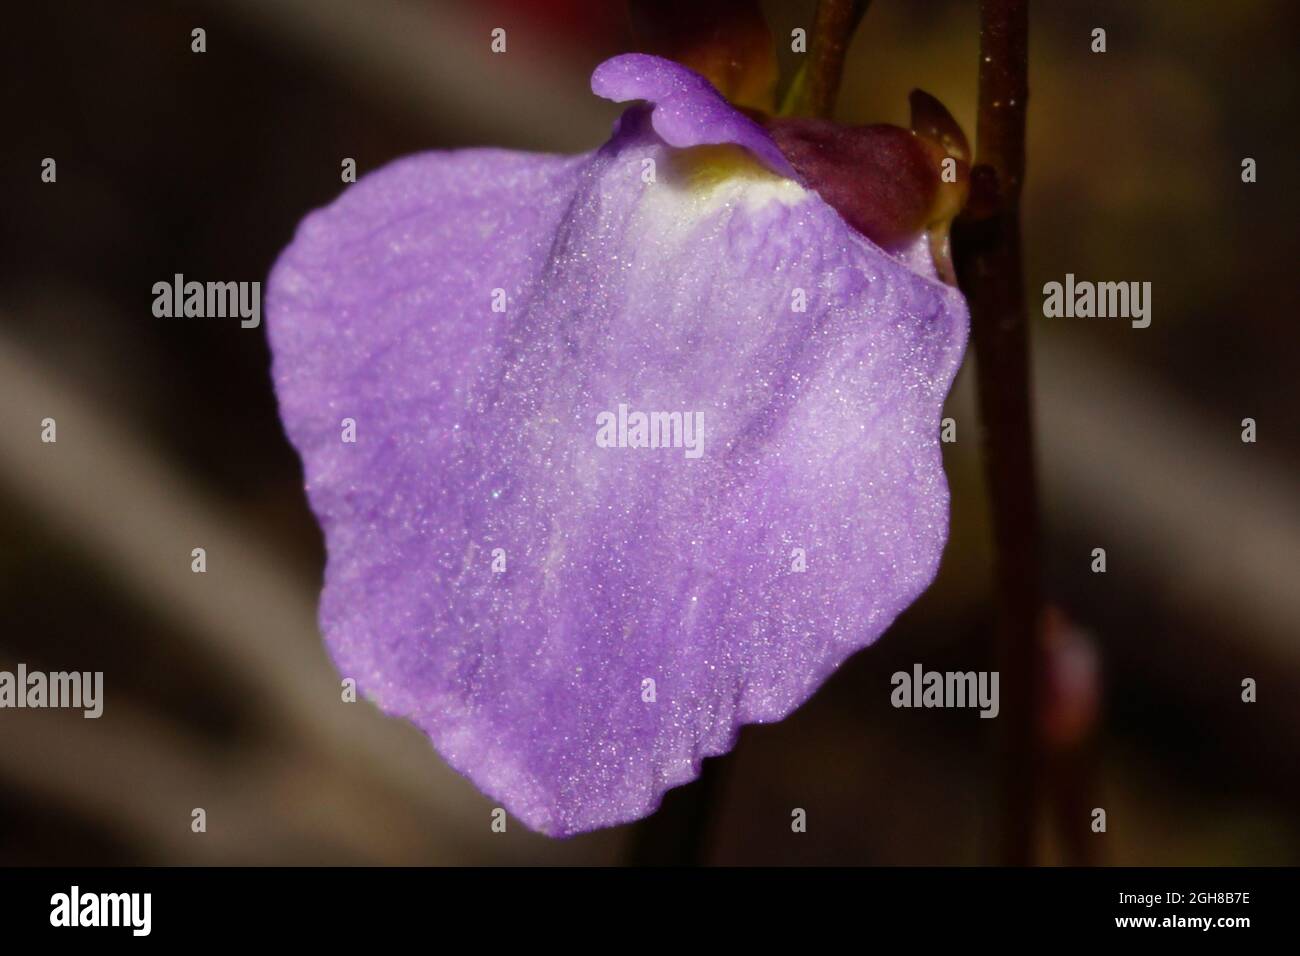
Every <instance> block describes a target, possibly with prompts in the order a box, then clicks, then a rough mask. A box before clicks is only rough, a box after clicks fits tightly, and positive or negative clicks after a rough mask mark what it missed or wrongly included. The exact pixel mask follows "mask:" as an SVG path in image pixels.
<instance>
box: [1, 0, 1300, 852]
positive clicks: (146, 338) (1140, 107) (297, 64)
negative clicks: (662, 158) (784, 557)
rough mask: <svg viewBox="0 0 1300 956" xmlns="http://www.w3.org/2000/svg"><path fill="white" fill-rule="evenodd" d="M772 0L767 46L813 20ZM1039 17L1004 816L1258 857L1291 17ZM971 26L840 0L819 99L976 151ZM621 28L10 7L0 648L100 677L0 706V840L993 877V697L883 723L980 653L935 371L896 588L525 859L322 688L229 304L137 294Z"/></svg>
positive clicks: (1285, 383)
mask: <svg viewBox="0 0 1300 956" xmlns="http://www.w3.org/2000/svg"><path fill="white" fill-rule="evenodd" d="M766 7H767V10H768V13H769V19H770V22H771V24H772V28H773V32H774V34H775V35H776V37H777V39H778V42H779V43H781V45H782V47H783V48H784V49H785V50H786V52H785V53H783V56H782V59H783V62H784V65H785V66H786V75H787V76H788V75H789V71H790V68H791V66H792V61H793V58H792V57H791V56H790V55H789V53H788V46H789V44H788V40H785V38H788V37H789V36H790V30H791V29H793V28H794V27H797V26H803V27H804V28H806V29H808V30H809V31H810V32H811V28H812V4H811V3H804V2H777V3H769V4H766ZM1031 20H1032V34H1031V69H1030V82H1031V88H1032V98H1031V104H1030V112H1029V131H1030V139H1029V176H1028V181H1027V186H1026V194H1025V210H1024V213H1025V236H1026V256H1027V262H1026V271H1027V279H1028V282H1027V285H1028V301H1029V304H1030V311H1031V313H1034V312H1039V313H1040V314H1039V315H1038V316H1036V317H1034V318H1033V325H1034V328H1033V336H1034V338H1033V349H1034V375H1035V380H1036V393H1035V414H1036V416H1037V440H1038V458H1039V462H1040V480H1041V485H1042V493H1043V499H1044V509H1045V513H1044V523H1045V528H1044V533H1045V541H1044V548H1043V553H1044V555H1045V565H1044V567H1043V569H1042V573H1043V580H1044V586H1045V592H1046V594H1047V596H1048V598H1049V600H1050V601H1051V603H1052V605H1053V607H1054V608H1055V612H1054V614H1053V616H1052V623H1051V626H1050V629H1049V631H1050V633H1049V638H1050V647H1051V651H1050V655H1051V656H1050V660H1051V662H1052V673H1051V675H1049V678H1048V683H1049V686H1050V690H1049V694H1048V697H1049V704H1050V712H1049V713H1046V714H1045V715H1044V718H1043V722H1044V727H1043V735H1044V741H1045V744H1044V745H1045V748H1046V752H1047V754H1048V759H1047V760H1046V764H1045V767H1044V770H1043V774H1044V778H1043V790H1042V798H1043V799H1042V804H1043V805H1042V808H1041V809H1042V812H1041V815H1040V818H1039V819H1038V820H1035V821H1026V824H1025V825H1026V826H1029V825H1031V823H1032V824H1033V825H1034V826H1035V828H1036V832H1037V834H1038V837H1037V839H1038V846H1039V858H1040V859H1041V860H1042V861H1044V862H1048V863H1102V864H1297V863H1300V812H1298V808H1300V759H1297V755H1298V754H1300V633H1298V629H1297V623H1298V622H1300V586H1298V585H1300V582H1298V581H1297V575H1296V572H1297V556H1298V555H1300V508H1298V507H1297V494H1296V491H1297V482H1296V477H1295V476H1296V469H1297V464H1298V458H1300V443H1298V438H1300V428H1298V427H1297V425H1298V423H1297V401H1296V392H1297V389H1296V375H1297V368H1298V367H1300V364H1298V363H1297V358H1298V357H1300V356H1298V355H1297V346H1298V345H1300V330H1298V329H1297V318H1296V316H1297V308H1296V307H1297V302H1296V294H1295V290H1296V282H1295V271H1296V269H1295V263H1294V236H1295V230H1296V221H1297V215H1296V214H1297V211H1298V210H1297V192H1298V191H1297V189H1296V186H1295V173H1294V156H1295V154H1296V151H1297V149H1300V142H1298V141H1297V140H1298V139H1300V137H1298V136H1297V130H1296V124H1295V117H1296V116H1297V115H1300V111H1298V110H1297V103H1296V94H1297V77H1296V68H1295V61H1294V47H1293V45H1292V41H1293V38H1294V37H1295V36H1296V35H1298V31H1297V28H1298V27H1300V5H1297V4H1294V3H1292V2H1289V0H1237V2H1233V3H1211V2H1208V0H1205V2H1184V0H1146V2H1140V3H1133V2H1122V0H1111V2H1091V3H1087V4H1084V3H1051V4H1048V3H1039V4H1037V5H1035V8H1034V9H1033V10H1032V11H1031ZM497 26H501V27H505V28H506V30H507V35H508V53H507V54H505V55H493V54H492V53H491V52H490V51H489V31H490V30H491V29H492V28H493V27H497ZM195 27H202V28H204V29H205V30H206V31H207V52H206V53H204V54H202V55H197V54H194V53H191V51H190V42H191V38H190V31H191V30H192V29H194V28H195ZM1095 27H1103V28H1105V29H1106V31H1107V47H1108V50H1107V52H1106V53H1105V54H1094V53H1092V52H1091V51H1090V43H1091V31H1092V30H1093V28H1095ZM976 28H977V22H976V5H975V3H974V2H973V0H952V2H940V0H933V2H916V0H875V2H874V3H873V4H872V6H871V8H870V11H869V13H868V15H867V17H866V20H865V21H864V23H863V26H862V28H861V29H860V31H859V33H858V35H857V38H856V40H855V41H854V43H853V45H852V47H851V49H850V50H849V54H848V61H847V67H846V74H845V79H844V85H843V88H842V91H841V95H840V100H839V105H838V109H837V115H838V118H839V119H840V120H842V121H844V122H854V123H863V122H876V121H886V122H895V123H899V124H904V125H905V124H906V119H907V101H906V96H907V93H908V91H909V90H910V89H911V88H913V87H916V86H921V87H924V88H925V89H927V90H929V91H930V92H932V93H934V94H936V95H937V96H938V97H939V98H940V99H941V100H943V101H944V102H945V103H946V104H947V105H948V106H949V108H950V109H951V110H952V111H953V113H954V114H955V115H956V116H957V118H958V119H959V120H960V121H961V123H962V125H963V126H964V127H965V128H966V129H967V131H968V132H969V133H970V134H971V135H972V138H973V134H974V110H975V94H976V89H975V75H976V67H977V35H976ZM783 40H785V42H783V43H782V41H783ZM632 48H634V45H633V40H632V38H631V35H630V33H629V29H628V24H627V17H626V14H625V12H624V10H623V8H622V4H620V3H617V2H604V0H533V2H526V0H514V2H507V0H488V2H477V3H473V4H471V3H452V2H447V0H369V2H364V3H363V2H356V0H221V2H216V0H211V2H202V0H194V2H188V3H170V2H161V0H156V2H155V0H133V2H128V3H113V4H107V3H94V2H68V0H54V2H17V3H12V4H8V5H7V7H6V12H5V15H4V29H3V30H0V76H2V77H3V94H2V95H3V113H4V145H3V148H2V150H0V182H2V183H3V186H2V188H0V669H5V670H13V669H14V668H15V666H16V665H17V663H18V662H20V661H21V662H25V663H26V664H27V665H28V666H29V668H32V669H42V670H47V671H55V670H102V671H104V672H105V697H106V708H105V714H104V716H103V717H102V718H101V719H99V720H97V721H96V720H84V719H82V717H81V715H80V713H79V712H75V711H56V710H44V711H33V710H23V711H17V710H6V711H0V864H9V865H13V864H116V863H128V864H189V863H196V864H230V863H248V864H270V863H286V864H319V863H345V864H354V863H356V864H425V863H430V864H465V863H469V864H473V863H542V864H569V863H587V864H590V863H596V864H620V863H636V862H706V863H714V864H813V863H823V864H919V863H924V864H940V863H949V864H977V863H990V862H996V857H997V844H998V834H997V832H996V827H997V820H998V813H997V805H998V800H999V799H1000V793H999V781H998V763H997V761H996V760H995V759H994V754H995V751H996V740H995V733H996V725H997V724H998V721H989V720H979V719H977V718H976V715H975V713H974V712H973V711H964V710H931V711H927V710H895V709H893V708H891V707H890V705H889V692H890V690H891V687H890V683H889V677H890V675H891V674H892V673H893V672H894V671H896V670H900V669H903V670H910V669H911V667H912V665H913V664H914V663H917V662H920V663H922V664H923V665H924V666H925V667H926V668H928V669H937V670H970V669H988V668H991V667H992V666H993V663H992V662H993V655H992V646H991V620H992V612H993V608H992V603H991V596H990V588H989V582H990V572H989V562H990V543H989V529H988V524H987V512H986V504H985V493H984V487H983V476H982V471H981V465H980V460H979V423H978V420H977V418H976V415H975V411H974V388H973V386H974V371H975V369H974V364H973V361H972V360H971V359H970V358H968V361H967V364H966V367H965V368H964V369H963V371H962V373H961V376H960V378H959V379H958V384H957V387H956V390H955V392H954V394H953V396H952V398H951V400H950V402H949V408H948V412H947V414H948V415H950V416H951V417H952V418H953V419H954V420H955V421H956V423H957V441H956V442H955V443H953V444H950V445H947V446H945V453H946V454H947V456H948V472H949V477H950V480H951V483H952V488H953V503H952V508H953V522H952V539H951V541H950V543H949V546H948V550H947V553H946V556H945V560H944V564H943V567H942V570H941V573H940V576H939V579H938V581H937V582H936V583H935V585H934V586H933V587H932V588H931V589H930V591H929V592H928V593H927V594H926V595H925V596H924V597H923V598H922V599H921V600H920V601H919V602H918V603H917V604H916V605H914V606H913V607H912V608H911V609H910V610H908V611H907V612H906V613H905V614H904V615H903V617H902V618H901V619H900V620H899V621H898V622H897V623H896V624H895V626H894V627H893V628H892V629H891V630H890V631H889V632H887V633H886V635H885V636H884V637H883V638H882V639H881V640H880V641H879V642H878V643H877V644H876V645H875V646H873V647H872V648H870V649H868V650H866V651H864V652H862V653H860V654H858V655H857V656H856V657H855V658H853V659H852V660H851V661H850V662H849V663H848V664H847V665H846V666H845V667H843V668H842V669H841V671H840V672H838V673H837V674H836V675H835V676H834V677H833V678H832V679H831V680H830V681H829V683H828V684H827V685H826V686H825V687H824V688H823V689H822V690H821V691H820V692H819V693H818V694H817V695H816V696H815V697H814V698H813V699H812V700H811V701H810V702H809V703H807V704H806V705H805V706H804V707H802V708H801V709H800V710H798V711H797V712H796V713H795V714H794V715H793V716H791V717H790V718H789V719H787V720H785V721H784V722H782V723H780V724H775V725H770V726H761V727H748V728H746V729H745V730H744V731H743V732H742V734H741V736H740V741H739V745H738V746H737V748H736V750H735V751H734V752H733V753H732V754H731V755H730V756H728V757H725V758H722V759H719V760H715V761H710V762H709V766H708V769H707V772H706V775H705V780H704V781H703V783H701V784H695V785H691V786H689V787H686V788H683V789H680V790H677V791H673V792H672V793H671V794H670V795H669V797H668V799H667V800H666V802H665V806H664V808H663V810H661V812H660V813H659V814H657V815H656V816H655V817H652V818H651V819H649V820H647V821H643V822H641V823H638V824H634V825H630V826H625V827H620V828H616V829H612V830H607V831H603V832H600V833H596V834H590V835H586V836H582V837H578V838H575V839H572V840H567V841H553V840H549V839H547V838H544V837H540V836H536V835H534V834H531V833H529V832H527V830H526V829H525V828H524V827H523V826H522V824H519V823H518V822H515V821H512V822H511V824H510V826H509V829H508V831H507V833H506V834H493V833H492V832H490V830H489V825H488V824H489V813H490V811H491V808H492V806H493V805H494V804H493V803H492V802H491V801H489V800H488V799H487V798H486V797H483V796H481V795H480V794H479V793H478V792H477V791H476V790H475V789H474V788H473V786H471V785H470V784H469V783H468V782H466V781H464V780H463V779H461V778H460V777H459V776H457V775H456V774H454V773H453V772H452V771H450V770H449V769H448V768H447V767H446V766H445V765H444V764H443V762H442V761H441V759H440V758H439V757H438V756H437V755H436V753H435V752H434V751H433V750H432V749H431V748H429V747H428V746H427V744H426V742H425V740H424V739H423V737H422V736H421V735H420V734H419V733H418V732H416V731H415V730H414V729H413V728H411V727H410V726H408V725H406V724H404V723H403V722H401V721H397V720H391V719H387V718H384V717H382V716H381V715H379V714H378V713H377V712H376V711H375V710H374V709H373V708H372V707H371V706H370V705H369V704H366V703H358V704H344V703H342V702H341V701H340V695H339V682H338V676H337V674H336V673H335V672H334V671H333V669H332V667H331V665H330V663H329V661H328V659H327V657H326V655H325V652H324V650H323V648H322V646H321V643H320V639H319V635H318V633H317V630H316V626H315V602H316V596H317V593H318V589H319V585H320V580H321V571H322V567H323V561H324V554H323V549H322V542H321V536H320V533H319V531H318V530H317V527H316V525H315V523H314V521H313V519H312V517H311V515H310V513H309V512H308V510H307V505H306V501H305V498H304V495H303V492H302V482H301V473H300V467H299V463H298V460H297V458H296V456H295V454H294V453H293V451H292V450H291V448H290V446H289V445H288V443H287V441H286V440H285V438H284V436H283V434H282V431H281V428H280V424H279V420H278V418H277V415H276V407H275V401H274V396H273V393H272V390H271V384H270V379H269V373H268V367H269V353H268V350H267V346H266V341H265V336H264V332H263V330H261V329H259V330H257V331H252V330H244V329H241V328H240V327H239V324H238V322H237V321H235V320H225V321H201V320H194V321H175V320H169V319H157V318H154V317H153V315H152V313H151V306H152V301H153V296H152V291H151V287H152V285H153V283H154V282H157V281H160V280H170V277H171V276H172V274H173V273H176V272H182V273H184V274H185V275H186V276H187V277H194V278H199V279H221V280H264V279H265V277H266V274H267V272H268V270H269V268H270V266H271V263H272V262H273V261H274V259H275V257H276V255H277V253H278V251H279V250H280V249H281V248H282V247H283V246H284V245H285V244H286V243H287V242H288V241H289V239H290V237H291V235H292V233H293V230H294V227H295V225H296V223H297V222H298V220H299V219H300V218H301V217H302V216H303V215H304V214H305V213H306V212H307V211H309V210H311V209H313V208H315V207H317V206H320V205H322V204H325V203H328V202H329V201H330V200H331V199H333V198H334V197H335V196H336V195H337V194H338V193H339V192H340V190H341V189H342V188H343V187H342V184H341V183H340V179H339V172H340V163H341V161H342V160H343V159H344V158H345V157H352V158H355V160H356V161H357V165H358V168H359V172H360V173H361V174H364V173H365V172H366V171H368V170H371V169H375V168H377V167H379V166H380V165H382V164H384V163H386V162H388V161H389V160H390V159H393V158H395V157H398V156H401V155H404V154H407V153H411V152H415V151H420V150H427V149H441V148H451V147H458V146H470V145H499V146H507V147H513V148H518V149H529V150H544V151H580V150H586V149H590V148H593V147H595V146H597V145H599V144H600V143H601V142H602V141H603V140H604V139H605V137H606V135H607V133H608V130H609V124H610V123H611V122H612V120H613V119H614V117H615V116H616V115H617V112H618V108H617V107H615V106H614V105H612V104H609V103H606V102H604V101H601V100H597V99H596V98H595V97H593V96H592V95H591V94H590V93H589V91H588V85H587V84H588V77H589V75H590V72H591V70H592V68H593V67H594V66H595V65H596V64H598V63H599V62H600V61H601V60H603V59H604V58H606V57H607V56H609V55H611V54H614V53H618V52H622V51H625V50H628V49H632ZM44 157H54V158H55V159H56V160H57V163H58V167H57V170H58V179H57V183H55V184H46V183H42V182H41V179H40V171H41V160H42V159H43V158H44ZM1245 157H1251V158H1254V159H1255V160H1256V161H1257V163H1258V178H1259V181H1258V182H1257V183H1255V184H1243V183H1242V181H1241V176H1240V170H1241V161H1242V159H1243V158H1245ZM1067 272H1073V273H1074V274H1075V275H1076V276H1078V277H1079V278H1080V279H1092V280H1110V281H1150V282H1151V283H1152V284H1153V313H1152V315H1153V321H1152V324H1151V327H1150V328H1148V329H1145V330H1138V329H1133V328H1130V327H1129V324H1128V322H1126V321H1122V320H1088V319H1054V320H1048V319H1043V318H1042V317H1041V312H1040V306H1041V302H1042V296H1041V289H1042V286H1043V284H1044V283H1045V282H1048V281H1052V280H1057V281H1059V280H1062V279H1063V278H1064V276H1065V274H1066V273H1067ZM47 416H48V417H53V418H55V419H56V420H57V422H58V439H59V440H58V443H57V444H55V445H47V444H42V443H41V442H40V440H39V434H40V422H41V419H43V418H45V417H47ZM1246 417H1250V418H1254V419H1255V420H1256V421H1257V423H1258V438H1259V440H1258V442H1257V443H1255V444H1246V443H1243V442H1242V440H1241V421H1242V419H1243V418H1246ZM196 546H203V547H205V548H206V549H207V555H208V572H207V573H206V574H204V575H196V574H193V573H191V570H190V551H191V548H193V547H196ZM1097 547H1103V548H1105V549H1106V553H1107V573H1105V574H1094V573H1092V571H1091V564H1092V550H1093V549H1094V548H1097ZM1246 677H1252V678H1254V679H1256V680H1257V681H1258V702H1257V703H1253V704H1246V703H1243V702H1242V700H1241V681H1242V680H1243V679H1244V678H1246ZM196 807H202V808H204V809H205V810H206V811H207V820H208V826H207V832H206V833H201V834H196V833H193V832H191V827H190V822H191V811H192V809H193V808H196ZM794 807H801V808H804V809H805V810H806V811H807V815H808V821H809V823H808V832H807V833H803V834H796V833H792V832H791V827H790V819H791V818H790V813H791V809H792V808H794ZM1093 807H1104V808H1105V809H1106V810H1107V814H1108V829H1107V832H1106V833H1105V834H1094V833H1092V832H1091V830H1090V829H1089V824H1090V823H1091V816H1090V810H1091V808H1093Z"/></svg>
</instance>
